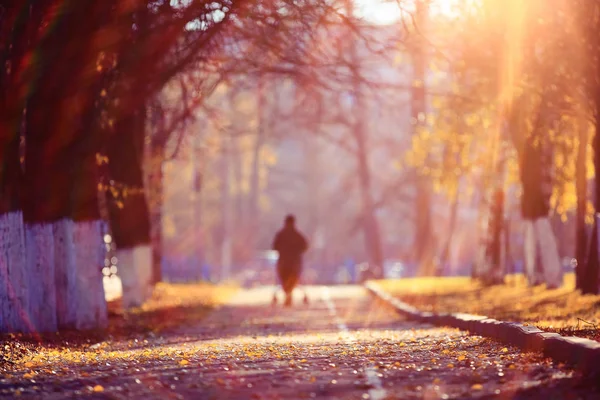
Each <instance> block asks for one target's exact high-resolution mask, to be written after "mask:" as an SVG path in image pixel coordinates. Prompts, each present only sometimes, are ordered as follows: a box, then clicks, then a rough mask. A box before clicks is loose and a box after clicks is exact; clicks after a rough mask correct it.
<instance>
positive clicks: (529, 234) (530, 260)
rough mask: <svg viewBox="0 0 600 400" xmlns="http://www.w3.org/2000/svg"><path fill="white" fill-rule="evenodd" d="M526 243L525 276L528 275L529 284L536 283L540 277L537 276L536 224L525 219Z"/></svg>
mask: <svg viewBox="0 0 600 400" xmlns="http://www.w3.org/2000/svg"><path fill="white" fill-rule="evenodd" d="M524 223H525V243H524V246H523V247H524V248H523V250H524V252H525V276H526V277H527V281H528V282H529V285H534V284H535V283H536V282H537V281H538V279H537V277H536V268H535V260H536V247H537V246H536V238H535V225H534V222H533V221H531V220H528V219H526V220H525V222H524Z"/></svg>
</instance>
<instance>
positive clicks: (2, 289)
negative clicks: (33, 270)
mask: <svg viewBox="0 0 600 400" xmlns="http://www.w3.org/2000/svg"><path fill="white" fill-rule="evenodd" d="M28 287H29V285H28V279H27V275H26V264H25V233H24V229H23V213H22V212H20V211H18V212H11V213H7V214H3V215H0V332H31V331H33V327H32V326H31V321H30V319H29V293H28V291H27V289H28Z"/></svg>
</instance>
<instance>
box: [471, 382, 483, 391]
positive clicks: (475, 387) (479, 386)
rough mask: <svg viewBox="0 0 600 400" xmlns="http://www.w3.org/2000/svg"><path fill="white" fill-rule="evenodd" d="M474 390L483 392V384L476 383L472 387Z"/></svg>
mask: <svg viewBox="0 0 600 400" xmlns="http://www.w3.org/2000/svg"><path fill="white" fill-rule="evenodd" d="M471 389H472V390H483V385H482V384H481V383H476V384H474V385H473V386H471Z"/></svg>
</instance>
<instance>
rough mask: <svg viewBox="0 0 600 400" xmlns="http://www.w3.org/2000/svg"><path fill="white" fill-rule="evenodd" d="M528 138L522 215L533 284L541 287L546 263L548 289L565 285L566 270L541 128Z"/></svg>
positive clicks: (527, 268) (526, 253)
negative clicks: (552, 207)
mask: <svg viewBox="0 0 600 400" xmlns="http://www.w3.org/2000/svg"><path fill="white" fill-rule="evenodd" d="M536 129H537V131H536V132H534V134H532V135H531V136H530V137H528V138H526V140H525V144H524V149H523V153H522V160H521V165H520V174H521V183H522V186H523V196H522V199H521V213H522V215H523V218H524V219H525V222H526V243H525V244H526V247H525V260H526V270H527V271H528V278H529V283H530V284H531V285H534V284H537V283H539V282H538V277H537V272H536V267H535V265H536V259H537V258H538V256H539V260H540V261H541V264H542V272H541V273H542V276H543V280H544V281H545V282H546V285H548V287H559V286H561V285H562V268H561V265H560V257H559V254H558V246H557V244H556V238H555V236H554V233H553V231H552V225H551V224H550V219H549V217H548V213H549V211H550V194H551V193H550V192H551V190H550V183H551V181H550V179H549V174H548V168H550V165H551V163H550V162H549V160H550V158H549V157H547V154H546V153H545V152H548V149H544V148H543V144H544V143H543V141H542V140H541V138H539V137H538V138H537V139H540V140H536V136H535V135H536V134H538V135H539V128H536Z"/></svg>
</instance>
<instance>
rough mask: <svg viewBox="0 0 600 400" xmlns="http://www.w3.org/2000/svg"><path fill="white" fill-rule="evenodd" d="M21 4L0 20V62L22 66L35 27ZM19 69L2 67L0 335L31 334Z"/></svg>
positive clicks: (13, 5) (15, 4)
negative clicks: (22, 192) (24, 216)
mask: <svg viewBox="0 0 600 400" xmlns="http://www.w3.org/2000/svg"><path fill="white" fill-rule="evenodd" d="M22 7H23V5H22V4H21V2H19V1H12V2H7V3H6V4H5V9H4V14H3V16H2V27H0V35H2V38H3V39H4V40H5V42H4V43H2V44H0V63H1V64H2V65H3V66H7V65H12V66H17V65H23V59H24V57H25V55H26V50H27V41H28V39H29V35H28V34H27V32H28V30H29V29H30V28H31V27H32V26H34V25H35V24H34V23H33V21H32V20H31V17H30V15H29V14H28V13H25V12H21V9H22ZM22 74H23V69H22V68H4V67H3V68H0V332H30V331H33V330H34V329H35V327H33V326H32V325H31V320H30V318H29V293H28V290H29V279H28V276H27V271H26V263H25V259H26V256H25V233H24V223H23V212H22V204H21V198H20V197H21V185H22V178H23V177H22V169H21V161H20V156H21V151H20V142H21V135H22V131H21V127H22V122H23V109H24V108H25V101H26V98H25V93H26V92H25V90H23V87H22V85H23V84H24V82H23V81H22V79H23V76H22Z"/></svg>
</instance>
